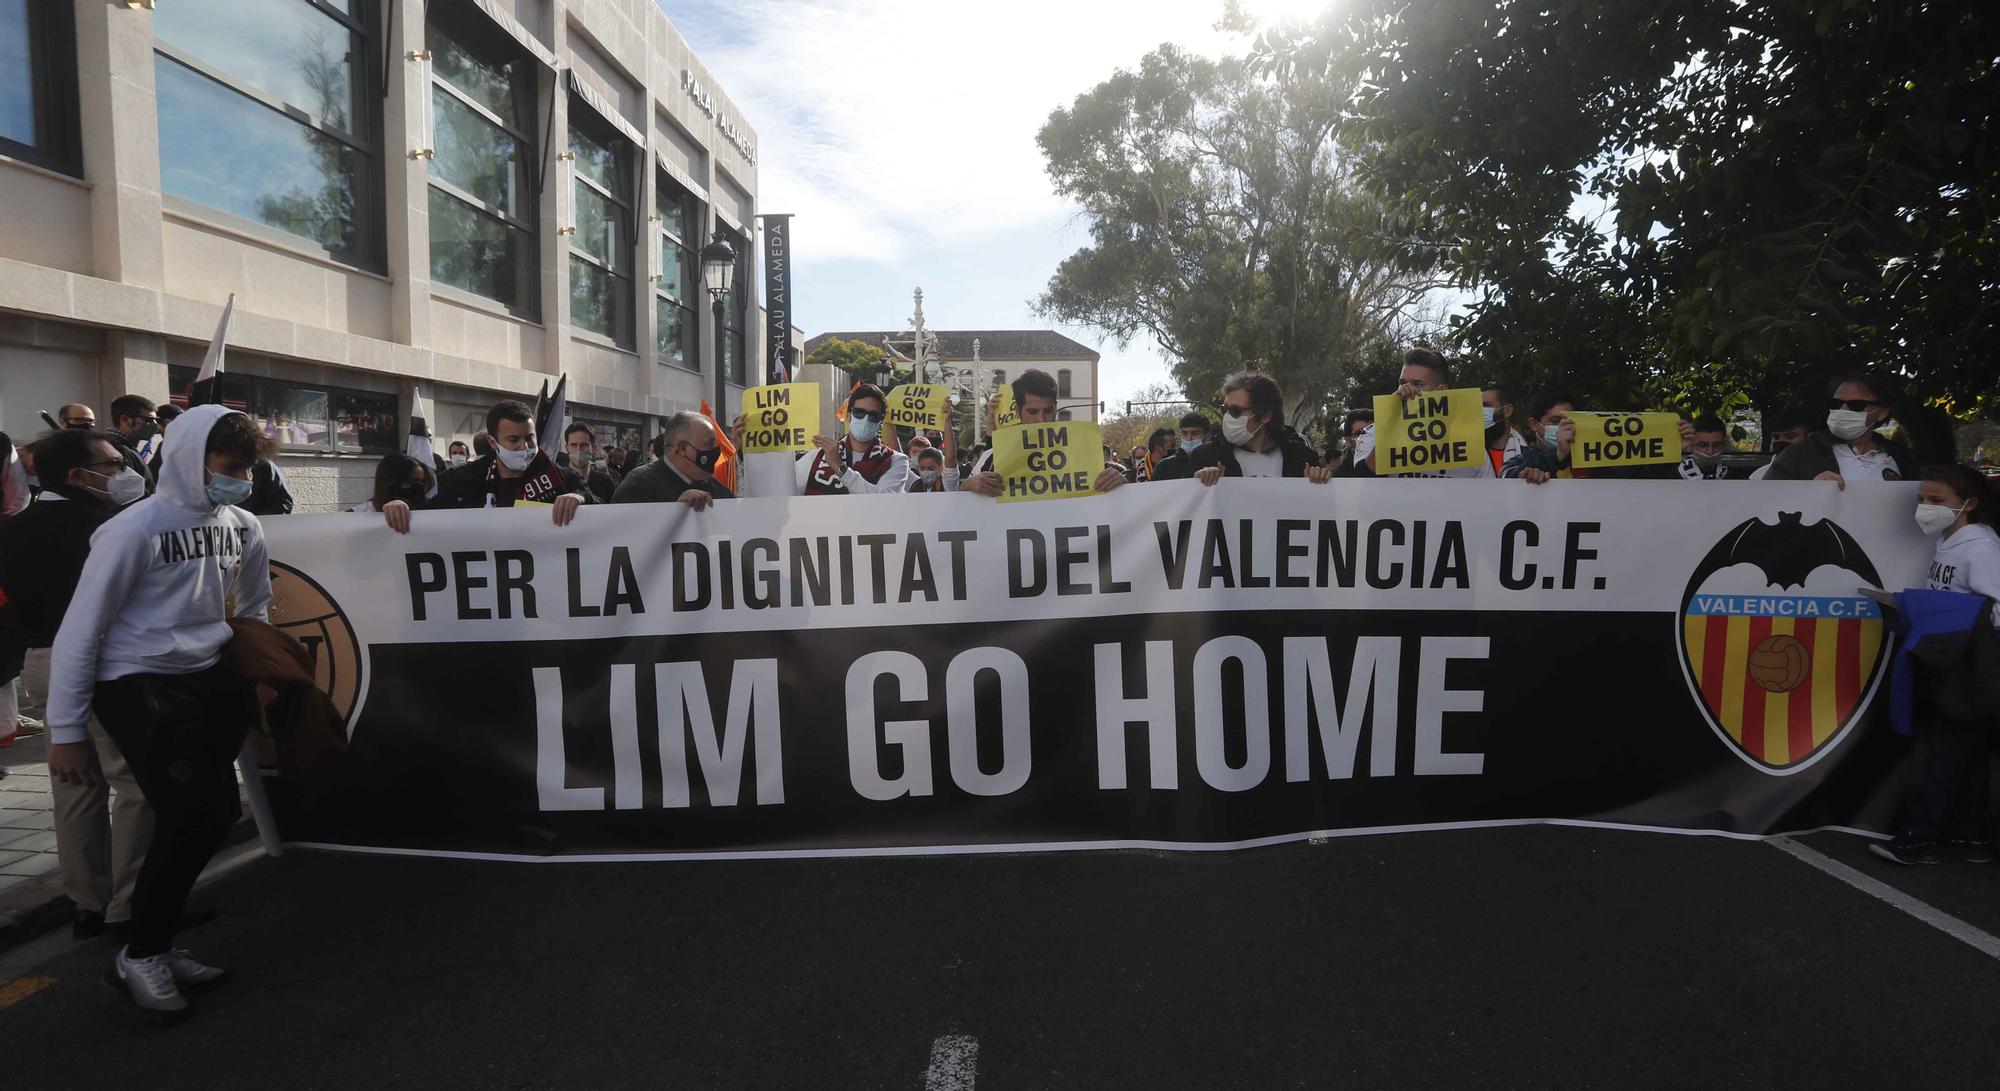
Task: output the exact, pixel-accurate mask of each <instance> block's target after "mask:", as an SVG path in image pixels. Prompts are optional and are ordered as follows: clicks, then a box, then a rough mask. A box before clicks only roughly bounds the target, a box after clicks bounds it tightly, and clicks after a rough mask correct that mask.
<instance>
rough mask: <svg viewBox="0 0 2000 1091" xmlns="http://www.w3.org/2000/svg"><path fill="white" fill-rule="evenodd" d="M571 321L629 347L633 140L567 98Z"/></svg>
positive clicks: (634, 200) (630, 328) (577, 100)
mask: <svg viewBox="0 0 2000 1091" xmlns="http://www.w3.org/2000/svg"><path fill="white" fill-rule="evenodd" d="M569 150H570V153H571V154H572V155H574V156H575V159H574V160H573V161H572V162H571V163H570V166H571V167H572V168H573V169H572V170H571V172H570V177H571V197H570V208H571V210H572V213H571V214H572V215H573V216H574V217H575V219H576V230H575V232H574V233H572V234H571V235H570V237H569V321H570V324H571V325H572V326H575V327H576V328H577V329H580V330H589V331H590V332H592V333H595V334H597V335H599V336H601V337H609V338H611V339H612V340H613V341H615V342H617V343H618V345H619V346H620V347H623V348H631V347H632V250H633V247H632V222H633V219H634V216H633V211H632V210H633V206H634V205H635V204H636V203H637V201H636V199H635V198H634V197H633V195H632V191H633V184H632V179H633V170H632V158H633V156H632V145H631V142H630V141H627V140H626V139H625V138H624V137H622V136H619V135H618V133H617V131H616V130H614V129H612V128H611V126H609V125H607V124H606V123H605V122H604V121H603V119H601V118H599V117H598V116H597V115H596V114H594V113H592V112H591V110H590V108H589V107H588V106H586V105H584V104H583V102H582V101H581V100H580V99H571V100H570V109H569Z"/></svg>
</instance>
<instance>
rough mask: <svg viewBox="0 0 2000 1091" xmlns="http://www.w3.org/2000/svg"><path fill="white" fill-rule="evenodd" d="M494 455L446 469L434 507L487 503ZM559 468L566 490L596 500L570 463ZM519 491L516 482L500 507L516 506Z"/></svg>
mask: <svg viewBox="0 0 2000 1091" xmlns="http://www.w3.org/2000/svg"><path fill="white" fill-rule="evenodd" d="M493 459H494V456H492V455H480V456H479V457H478V458H475V459H473V460H472V461H470V462H467V463H466V464H465V465H463V466H460V467H459V468H457V469H455V470H448V471H446V472H445V474H444V476H443V477H440V478H438V494H437V496H436V497H434V498H433V499H432V500H431V507H433V508H483V507H485V506H486V471H487V470H488V469H489V468H491V467H492V465H493ZM556 472H557V473H560V474H562V478H563V491H564V492H572V493H575V494H576V495H578V496H580V497H582V498H583V502H584V503H586V504H589V503H594V502H595V500H596V498H595V497H593V496H591V495H590V490H589V489H586V488H584V487H583V482H581V481H579V480H578V479H577V476H576V474H574V473H572V472H570V470H569V468H568V467H566V466H557V467H556ZM511 480H513V481H517V482H518V481H524V480H526V478H521V477H516V478H513V479H511ZM519 495H520V491H519V486H516V488H515V493H514V496H510V497H508V498H507V502H506V503H504V504H499V503H498V502H497V501H496V504H497V506H499V507H503V508H511V507H513V506H514V497H518V496H519Z"/></svg>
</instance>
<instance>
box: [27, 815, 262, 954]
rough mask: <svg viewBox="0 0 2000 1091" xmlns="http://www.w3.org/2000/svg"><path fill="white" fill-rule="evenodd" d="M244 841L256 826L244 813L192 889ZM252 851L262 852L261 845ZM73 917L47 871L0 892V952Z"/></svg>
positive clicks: (252, 840)
mask: <svg viewBox="0 0 2000 1091" xmlns="http://www.w3.org/2000/svg"><path fill="white" fill-rule="evenodd" d="M245 843H248V844H250V845H251V846H252V847H257V827H256V825H255V824H254V823H252V822H251V821H250V820H249V819H248V818H247V817H246V818H244V819H243V820H242V821H239V822H238V823H237V824H236V825H235V826H234V827H232V828H231V829H230V831H229V838H228V839H227V840H226V841H224V842H223V843H222V847H221V848H220V849H218V850H216V853H215V858H214V859H212V860H210V861H209V864H208V867H207V868H205V869H203V871H202V873H201V878H200V879H197V880H196V881H195V889H196V890H200V889H201V888H202V887H204V886H206V885H208V884H209V882H211V881H213V880H214V879H215V878H217V877H218V876H219V875H221V874H223V873H225V872H227V871H229V870H231V869H232V868H233V867H234V865H236V864H237V863H239V862H240V861H238V860H237V859H236V857H237V853H236V851H235V850H236V849H237V848H238V847H239V846H241V845H243V844H245ZM252 855H254V856H262V855H263V852H262V849H261V848H258V851H256V852H255V853H253V854H252ZM75 919H76V907H75V906H73V905H71V904H70V900H69V896H68V895H66V894H64V893H63V888H62V880H61V879H59V878H57V877H56V876H54V875H48V876H44V877H42V878H39V879H36V880H35V881H34V882H31V883H23V884H21V885H20V886H18V887H16V888H14V890H12V891H10V892H8V893H7V894H6V895H5V896H0V953H5V952H7V951H11V950H13V949H14V948H16V947H19V946H21V945H22V944H24V943H27V942H29V941H31V940H36V939H40V938H41V937H43V936H45V935H47V934H49V933H50V932H53V931H55V930H56V929H58V928H60V927H62V926H63V925H65V924H68V923H69V922H70V921H72V920H75Z"/></svg>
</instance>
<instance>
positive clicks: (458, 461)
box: [451, 454, 466, 466]
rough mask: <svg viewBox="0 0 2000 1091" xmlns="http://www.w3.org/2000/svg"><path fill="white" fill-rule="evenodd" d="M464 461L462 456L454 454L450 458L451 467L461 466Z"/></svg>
mask: <svg viewBox="0 0 2000 1091" xmlns="http://www.w3.org/2000/svg"><path fill="white" fill-rule="evenodd" d="M465 461H466V460H465V456H464V455H463V454H455V455H453V456H451V464H452V465H453V466H463V465H465Z"/></svg>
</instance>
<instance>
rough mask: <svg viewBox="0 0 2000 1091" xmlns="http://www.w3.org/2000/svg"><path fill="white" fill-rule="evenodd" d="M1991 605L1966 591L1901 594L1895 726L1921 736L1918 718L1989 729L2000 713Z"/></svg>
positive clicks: (1893, 688)
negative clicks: (1985, 724) (1986, 724)
mask: <svg viewBox="0 0 2000 1091" xmlns="http://www.w3.org/2000/svg"><path fill="white" fill-rule="evenodd" d="M1992 618H1993V600H1992V599H1989V598H1987V597H1986V596H1985V595H1968V594H1966V593H1965V592H1963V591H1929V590H1923V589H1916V590H1910V591H1899V592H1897V593H1896V609H1895V610H1894V611H1893V612H1892V613H1891V614H1890V617H1889V621H1890V627H1891V628H1892V629H1893V630H1894V631H1895V633H1896V635H1897V636H1899V637H1901V639H1900V640H1899V641H1898V642H1897V643H1898V647H1897V650H1896V659H1895V667H1896V669H1895V675H1894V677H1893V678H1892V679H1891V681H1890V684H1889V722H1890V726H1891V727H1893V728H1894V729H1895V731H1896V733H1897V734H1899V735H1911V734H1915V732H1916V720H1917V716H1918V715H1919V714H1920V713H1925V714H1929V715H1934V716H1937V717H1939V718H1941V719H1945V720H1952V721H1957V722H1962V723H1982V722H1991V721H1992V720H1993V719H1994V718H1995V717H1996V715H2000V713H1996V712H1995V710H1996V709H2000V631H1996V630H1995V628H1994V625H1993V620H1992Z"/></svg>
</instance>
